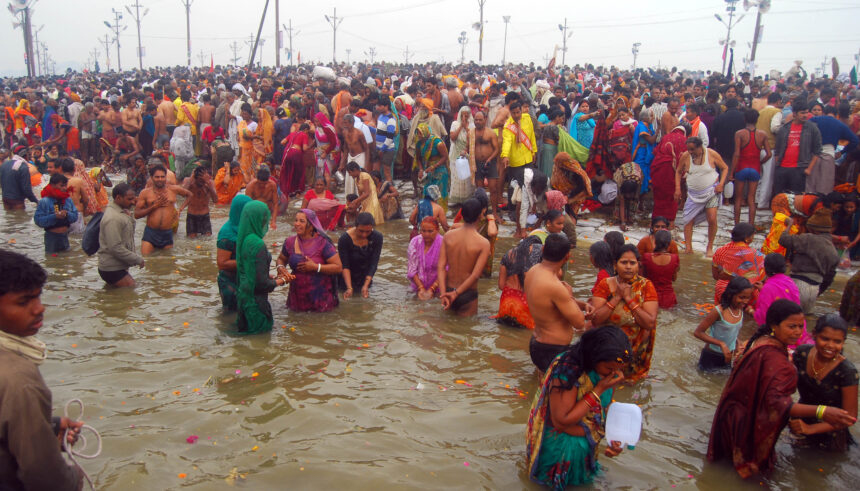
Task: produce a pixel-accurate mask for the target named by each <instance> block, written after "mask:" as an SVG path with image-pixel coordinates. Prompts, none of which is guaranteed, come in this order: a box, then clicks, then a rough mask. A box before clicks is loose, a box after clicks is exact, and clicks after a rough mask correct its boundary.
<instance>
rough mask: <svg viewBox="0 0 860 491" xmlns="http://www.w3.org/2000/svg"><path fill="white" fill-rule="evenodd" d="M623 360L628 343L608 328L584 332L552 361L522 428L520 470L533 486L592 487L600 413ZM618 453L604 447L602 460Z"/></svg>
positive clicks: (613, 446)
mask: <svg viewBox="0 0 860 491" xmlns="http://www.w3.org/2000/svg"><path fill="white" fill-rule="evenodd" d="M629 360H630V342H629V341H628V339H627V336H626V335H625V334H624V332H622V331H621V329H619V328H618V327H616V326H613V325H606V326H602V327H598V328H595V329H591V330H589V331H586V333H585V334H583V335H582V338H581V339H580V340H579V342H578V343H576V344H574V345H573V346H571V347H570V349H568V350H567V351H565V352H563V353H561V354H560V355H558V356H557V357H556V358H555V360H554V361H553V362H552V365H550V368H549V370H547V373H546V375H545V376H544V378H543V383H542V384H541V388H540V391H539V392H538V393H537V395H536V397H535V399H534V402H532V408H531V411H530V413H529V420H528V426H527V427H526V459H527V460H526V467H527V469H528V473H529V477H530V478H531V479H532V480H533V481H535V482H538V483H540V484H543V485H545V486H550V487H552V488H553V489H558V490H561V489H565V488H566V487H567V486H570V485H581V484H588V483H591V482H592V480H593V479H594V476H595V475H597V473H598V472H599V471H600V465H599V464H598V463H597V455H598V445H599V444H600V441H601V440H602V439H603V436H604V434H605V425H606V408H607V407H608V406H609V404H610V403H611V402H612V394H613V390H614V387H615V386H616V385H618V383H620V382H621V381H622V380H624V375H622V369H623V368H624V367H625V366H626V365H627V363H628V361H629ZM620 453H621V443H620V442H609V445H608V446H607V448H606V451H605V454H606V456H607V457H615V456H617V455H618V454H620Z"/></svg>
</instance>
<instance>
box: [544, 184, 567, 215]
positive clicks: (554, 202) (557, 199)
mask: <svg viewBox="0 0 860 491" xmlns="http://www.w3.org/2000/svg"><path fill="white" fill-rule="evenodd" d="M544 196H546V207H547V209H549V210H558V211H562V210H564V205H565V204H567V198H566V197H565V196H564V193H562V192H561V191H557V190H555V189H553V190H551V191H547V192H546V193H545V194H544Z"/></svg>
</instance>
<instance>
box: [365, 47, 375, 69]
mask: <svg viewBox="0 0 860 491" xmlns="http://www.w3.org/2000/svg"><path fill="white" fill-rule="evenodd" d="M364 56H367V57H368V58H370V64H371V65H373V58H374V57H375V56H376V48H374V47H373V46H371V47H370V48H368V49H367V51H365V52H364Z"/></svg>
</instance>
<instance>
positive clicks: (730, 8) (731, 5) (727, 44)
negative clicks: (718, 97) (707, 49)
mask: <svg viewBox="0 0 860 491" xmlns="http://www.w3.org/2000/svg"><path fill="white" fill-rule="evenodd" d="M739 1H740V0H726V12H728V14H729V22H728V23H726V21H724V20H723V18H722V17H720V14H714V17H716V19H717V20H718V21H720V22H721V23H722V24H723V25H724V26H726V29H728V30H727V31H726V39H725V40H724V41H723V40H720V44H722V45H723V70H722V71H723V72H725V71H726V58H727V56H726V54H727V53H728V52H729V48H732V47H734V43H733V42H732V28H733V27H735V26H736V25H737V24H738V22H740V21H741V19H743V18H744V14H741V15H740V17H738V18H737V19H735V4H737V3H738V2H739Z"/></svg>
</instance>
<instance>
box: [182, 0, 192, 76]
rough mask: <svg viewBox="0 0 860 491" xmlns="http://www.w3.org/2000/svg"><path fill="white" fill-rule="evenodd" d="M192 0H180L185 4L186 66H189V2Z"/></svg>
mask: <svg viewBox="0 0 860 491" xmlns="http://www.w3.org/2000/svg"><path fill="white" fill-rule="evenodd" d="M192 3H194V0H182V5H183V6H185V45H186V47H185V49H186V54H187V55H188V66H191V4H192Z"/></svg>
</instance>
